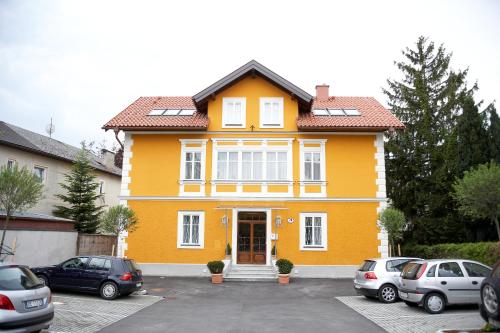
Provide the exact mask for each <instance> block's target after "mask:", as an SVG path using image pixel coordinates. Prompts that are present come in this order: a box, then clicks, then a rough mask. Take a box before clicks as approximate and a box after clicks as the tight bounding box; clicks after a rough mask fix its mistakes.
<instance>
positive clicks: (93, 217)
mask: <svg viewBox="0 0 500 333" xmlns="http://www.w3.org/2000/svg"><path fill="white" fill-rule="evenodd" d="M89 154H91V152H90V151H89V150H88V149H87V148H86V146H85V144H82V149H81V150H80V152H79V153H78V156H77V158H76V161H75V163H74V164H73V166H72V168H71V171H70V173H68V174H65V175H64V177H65V179H66V182H64V183H60V185H61V187H62V188H63V189H65V190H66V192H67V193H66V194H57V195H56V197H57V198H59V199H61V200H62V201H64V202H65V203H67V204H68V205H67V206H55V210H54V215H56V216H60V217H65V218H69V219H72V220H74V221H75V229H76V230H78V231H79V232H85V233H95V232H96V230H97V227H98V226H99V218H100V216H101V214H102V209H103V207H102V206H98V205H96V201H97V199H99V198H100V197H101V194H99V193H98V192H97V189H98V188H99V183H98V182H97V181H96V176H95V175H94V169H93V167H92V165H91V164H90V158H89Z"/></svg>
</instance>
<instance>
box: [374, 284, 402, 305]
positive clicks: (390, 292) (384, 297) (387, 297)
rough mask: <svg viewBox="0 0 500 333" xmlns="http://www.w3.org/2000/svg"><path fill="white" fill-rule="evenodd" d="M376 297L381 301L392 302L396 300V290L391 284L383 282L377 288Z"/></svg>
mask: <svg viewBox="0 0 500 333" xmlns="http://www.w3.org/2000/svg"><path fill="white" fill-rule="evenodd" d="M378 299H379V300H380V301H381V302H382V303H394V302H396V301H397V300H398V290H397V289H396V287H394V286H393V285H392V284H384V285H383V286H382V287H380V289H379V290H378Z"/></svg>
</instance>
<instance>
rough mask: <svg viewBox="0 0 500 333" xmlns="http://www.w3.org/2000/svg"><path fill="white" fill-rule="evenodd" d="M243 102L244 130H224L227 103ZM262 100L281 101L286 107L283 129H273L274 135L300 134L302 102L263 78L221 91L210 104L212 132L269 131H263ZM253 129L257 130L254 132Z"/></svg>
mask: <svg viewBox="0 0 500 333" xmlns="http://www.w3.org/2000/svg"><path fill="white" fill-rule="evenodd" d="M230 98H243V99H244V102H245V103H244V104H245V105H244V109H245V110H244V111H245V124H244V126H243V127H241V128H225V127H224V126H223V124H224V119H223V108H224V99H230ZM261 98H277V99H280V100H282V103H283V126H282V127H280V128H272V130H273V131H296V130H297V124H296V120H297V116H298V113H299V101H298V100H297V99H296V98H294V97H293V96H291V95H290V93H289V92H287V91H285V90H283V89H281V88H279V87H277V86H276V85H274V84H272V83H270V82H269V81H268V80H266V79H264V78H262V77H259V76H255V77H252V76H249V77H246V78H244V79H242V80H240V81H238V82H237V83H235V84H233V85H231V86H230V87H228V88H226V89H225V90H222V91H220V92H219V93H218V94H217V96H215V98H214V99H209V100H208V105H207V112H208V118H209V119H210V122H209V126H208V130H209V131H252V130H253V131H256V132H258V131H269V130H270V128H264V127H261V114H260V113H261ZM252 126H253V129H252Z"/></svg>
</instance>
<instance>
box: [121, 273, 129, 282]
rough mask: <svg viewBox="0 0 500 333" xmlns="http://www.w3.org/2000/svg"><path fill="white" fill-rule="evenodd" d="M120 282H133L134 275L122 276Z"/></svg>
mask: <svg viewBox="0 0 500 333" xmlns="http://www.w3.org/2000/svg"><path fill="white" fill-rule="evenodd" d="M120 280H122V281H131V280H132V273H125V274H123V275H122V276H120Z"/></svg>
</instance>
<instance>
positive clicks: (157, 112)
mask: <svg viewBox="0 0 500 333" xmlns="http://www.w3.org/2000/svg"><path fill="white" fill-rule="evenodd" d="M163 112H165V109H154V110H152V111H151V112H149V114H148V115H150V116H161V115H162V114H163Z"/></svg>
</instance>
